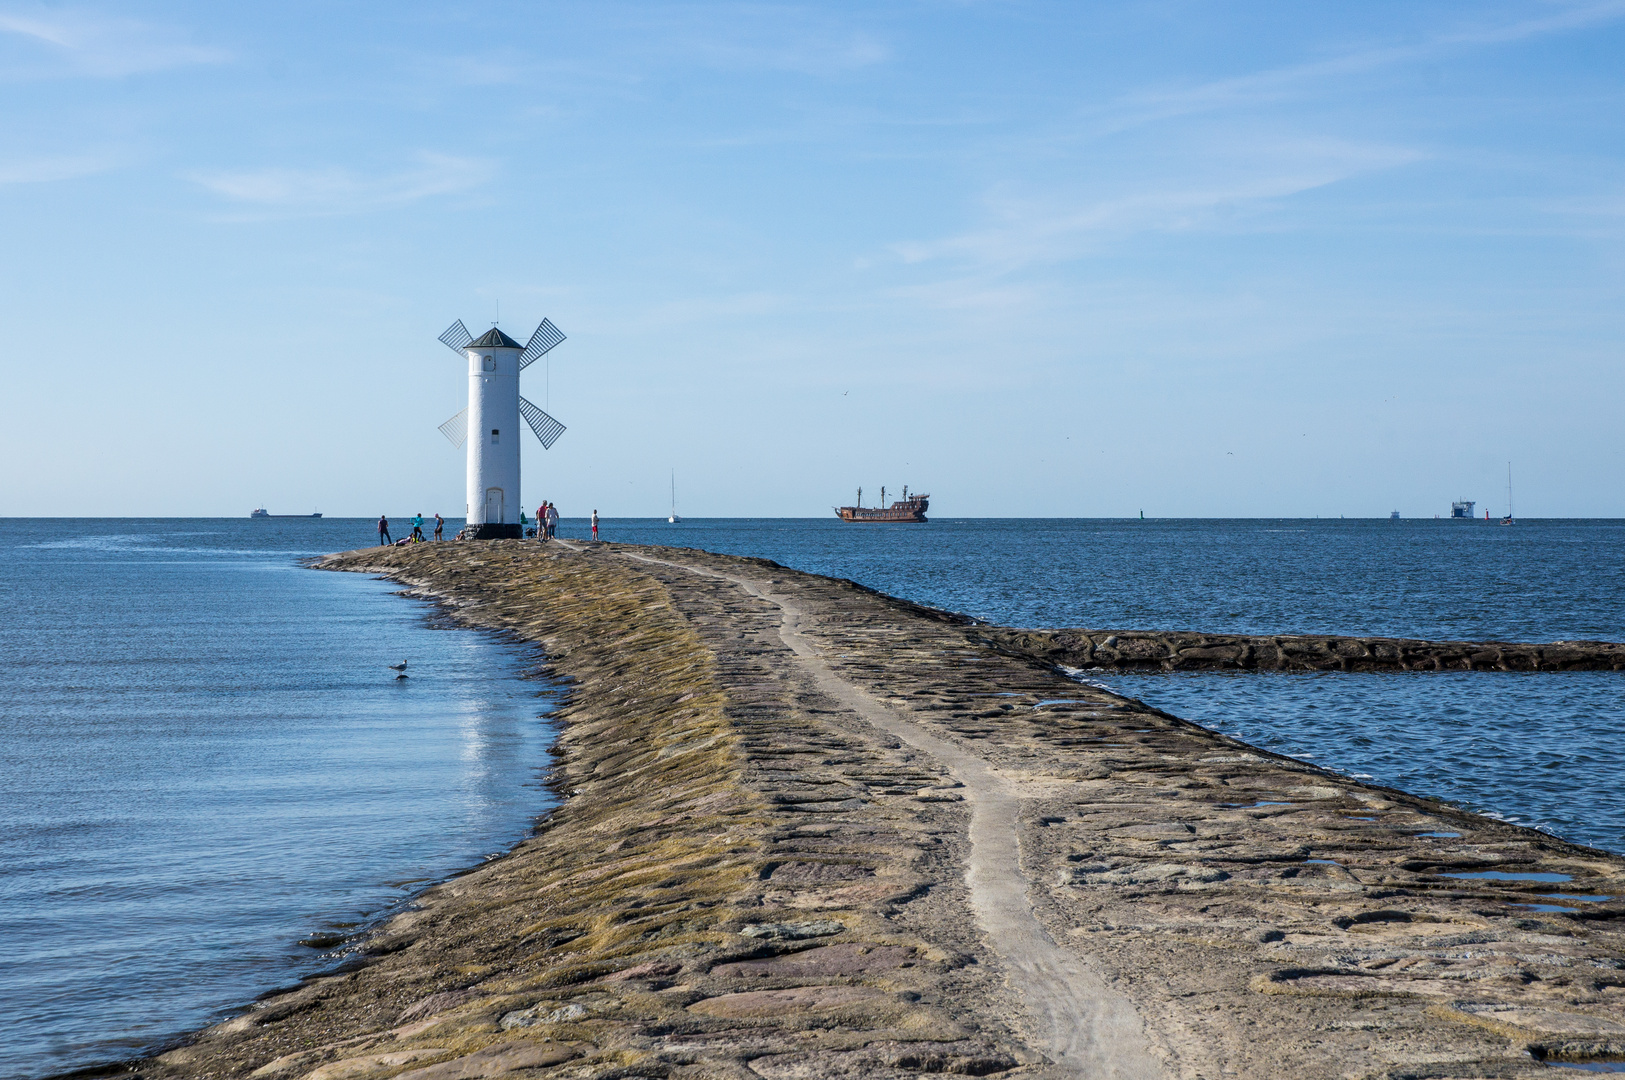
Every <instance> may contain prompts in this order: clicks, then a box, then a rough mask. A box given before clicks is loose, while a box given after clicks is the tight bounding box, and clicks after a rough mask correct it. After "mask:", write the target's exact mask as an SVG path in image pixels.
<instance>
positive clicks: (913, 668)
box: [133, 541, 1625, 1080]
mask: <svg viewBox="0 0 1625 1080" xmlns="http://www.w3.org/2000/svg"><path fill="white" fill-rule="evenodd" d="M322 565H323V566H324V567H326V568H328V569H333V570H352V571H361V572H370V573H382V574H387V575H389V576H390V577H392V578H394V579H395V580H397V581H400V582H402V583H403V584H405V585H406V586H408V587H409V588H410V589H411V590H412V591H413V592H414V593H416V594H418V595H424V596H430V597H434V598H437V599H438V600H440V601H441V602H442V603H443V604H444V605H445V606H446V607H447V609H448V610H450V611H451V612H453V613H454V614H455V615H456V616H457V617H458V618H460V619H462V620H464V621H465V622H467V623H468V624H470V625H474V626H481V627H489V628H494V629H498V630H502V631H506V632H508V633H511V634H513V635H515V636H516V637H519V638H522V639H524V640H527V641H531V642H534V643H536V644H537V645H538V646H540V647H541V648H542V649H543V650H544V651H545V653H546V655H547V657H548V660H549V663H550V665H551V666H552V667H553V668H554V670H555V671H556V673H557V674H558V675H560V676H563V677H565V678H567V679H568V680H570V682H571V684H572V693H571V698H570V701H569V703H568V705H567V706H566V707H565V708H564V709H563V710H561V712H560V714H559V717H560V719H561V721H562V722H563V725H564V726H563V733H562V735H561V736H560V740H559V744H558V747H557V751H556V752H557V762H556V765H555V769H554V777H555V783H556V784H557V787H558V790H559V792H560V794H561V796H563V799H562V802H561V804H560V806H559V808H558V809H557V810H556V811H555V812H554V813H553V814H552V815H551V816H550V817H549V818H548V819H547V820H546V821H545V822H544V823H543V824H542V826H541V827H540V829H539V831H538V832H537V834H536V835H535V836H534V837H533V838H531V839H529V840H527V841H525V842H524V843H522V844H520V845H519V846H518V847H517V848H516V849H515V850H514V851H513V852H511V853H510V854H508V855H507V856H505V857H503V858H500V859H496V860H493V861H491V862H489V863H487V864H485V865H483V866H481V867H479V868H477V869H475V870H473V871H471V872H470V873H468V874H465V875H463V876H461V877H458V878H456V879H455V880H452V881H450V882H447V883H446V884H443V885H440V886H437V887H435V888H433V889H430V890H428V891H427V892H425V893H424V894H423V895H422V896H421V897H420V899H419V902H418V904H417V907H416V909H415V910H413V911H410V912H408V913H406V914H403V915H401V916H399V917H397V918H395V919H393V920H392V921H390V922H388V923H387V924H385V925H384V926H383V927H381V928H380V929H379V930H378V931H376V932H375V933H373V934H372V935H370V936H369V937H367V938H366V939H364V940H363V941H362V942H360V943H359V946H358V949H359V951H358V952H357V953H356V954H355V956H354V958H353V960H352V963H351V964H350V965H349V966H348V967H347V968H346V969H342V970H339V971H336V972H334V973H333V974H330V975H327V976H324V977H319V978H315V979H312V980H309V981H308V982H306V983H305V984H304V985H302V986H300V987H299V988H297V989H295V990H292V991H290V992H287V993H281V994H277V995H275V996H272V997H269V998H267V999H265V1000H264V1001H262V1002H260V1003H259V1005H258V1007H256V1008H254V1009H252V1010H250V1011H248V1012H246V1013H244V1014H243V1015H242V1016H239V1017H237V1018H235V1019H233V1020H230V1021H228V1022H226V1023H223V1024H220V1025H218V1026H216V1027H213V1028H210V1029H208V1030H206V1031H203V1032H201V1033H199V1034H198V1035H197V1036H196V1037H195V1038H194V1039H193V1040H192V1041H191V1042H190V1043H189V1044H188V1045H186V1046H183V1047H180V1048H178V1049H175V1050H172V1051H170V1052H168V1053H165V1054H162V1055H160V1056H158V1057H155V1058H152V1059H149V1060H146V1061H143V1062H140V1063H138V1064H136V1065H135V1066H133V1070H134V1072H135V1073H136V1074H138V1075H141V1076H146V1077H153V1078H157V1077H266V1078H273V1080H300V1078H303V1080H371V1078H380V1080H382V1078H386V1077H399V1078H403V1080H474V1078H481V1077H499V1076H523V1077H532V1078H555V1077H558V1078H563V1077H569V1078H581V1080H585V1078H594V1080H609V1078H621V1077H666V1078H701V1077H705V1078H729V1080H764V1078H765V1080H801V1078H817V1077H874V1078H881V1080H901V1078H916V1077H920V1076H922V1075H932V1074H949V1075H972V1076H998V1077H1011V1078H1014V1077H1023V1078H1027V1077H1056V1078H1058V1077H1125V1078H1126V1077H1136V1078H1138V1077H1170V1078H1172V1077H1189V1078H1196V1077H1206V1078H1217V1077H1220V1076H1228V1075H1234V1076H1244V1077H1280V1076H1293V1077H1306V1078H1315V1077H1327V1078H1331V1077H1391V1078H1398V1077H1489V1076H1534V1075H1546V1074H1547V1072H1546V1067H1544V1066H1542V1065H1540V1064H1539V1062H1538V1061H1537V1060H1535V1058H1536V1057H1540V1056H1546V1057H1562V1056H1567V1057H1571V1058H1574V1057H1585V1056H1595V1055H1600V1054H1621V1053H1625V1004H1622V1002H1625V950H1622V945H1625V935H1622V934H1621V929H1622V927H1625V922H1622V920H1625V860H1620V859H1617V858H1614V857H1612V856H1609V855H1606V854H1604V853H1601V852H1597V851H1593V850H1590V849H1586V848H1581V847H1576V846H1573V845H1569V844H1565V843H1563V842H1561V841H1558V840H1555V839H1553V838H1551V837H1548V836H1545V835H1542V834H1540V833H1535V832H1531V831H1528V830H1524V829H1519V828H1516V827H1513V826H1509V825H1506V824H1503V823H1499V822H1495V821H1490V820H1486V819H1483V818H1478V817H1474V816H1472V815H1469V814H1465V813H1461V812H1458V811H1455V810H1452V809H1450V808H1449V807H1446V806H1443V805H1440V804H1438V803H1436V802H1431V801H1429V800H1426V799H1422V798H1416V797H1413V796H1410V795H1406V794H1402V793H1400V792H1396V791H1391V790H1384V789H1381V788H1375V787H1369V786H1363V785H1360V784H1357V783H1354V782H1352V781H1350V780H1348V779H1347V778H1344V777H1341V776H1335V775H1331V774H1328V773H1325V772H1322V771H1319V770H1317V769H1315V768H1313V767H1311V766H1307V765H1304V764H1301V763H1298V762H1295V761H1292V760H1288V759H1283V758H1279V757H1275V756H1272V755H1270V754H1267V753H1264V752H1261V751H1258V750H1255V749H1252V748H1250V747H1248V746H1245V745H1243V744H1240V743H1237V742H1235V741H1233V740H1230V739H1227V738H1225V737H1223V736H1220V735H1217V734H1215V733H1212V732H1209V731H1206V730H1203V729H1201V728H1197V727H1194V726H1192V725H1189V724H1185V723H1183V722H1181V721H1179V720H1176V719H1174V718H1171V717H1168V716H1166V715H1163V714H1160V713H1157V712H1155V711H1153V710H1150V709H1148V708H1146V707H1144V706H1142V705H1140V704H1139V703H1137V702H1134V701H1130V700H1126V699H1124V698H1120V697H1117V696H1114V695H1112V694H1110V693H1107V692H1105V691H1102V690H1098V689H1095V688H1093V687H1090V686H1086V685H1081V684H1079V683H1076V682H1073V681H1070V680H1068V679H1066V678H1065V677H1063V676H1062V675H1060V674H1057V673H1056V671H1055V670H1054V668H1053V667H1052V666H1051V665H1049V664H1047V663H1041V662H1038V661H1036V660H1034V659H1032V658H1030V657H1027V656H1023V655H1015V654H1013V653H1012V652H1011V651H1010V650H1008V649H1004V648H994V647H992V646H991V645H989V644H988V639H987V637H986V635H987V633H988V628H986V627H979V626H972V625H967V624H966V623H964V622H963V621H960V620H955V619H954V618H951V617H946V616H943V615H942V614H941V613H937V612H932V611H929V610H927V609H923V608H918V607H915V606H913V605H910V604H907V603H904V602H901V601H898V600H895V599H891V598H888V597H885V596H881V595H878V594H876V593H873V592H870V591H867V590H864V589H862V588H859V587H857V586H854V585H852V584H850V583H848V582H841V581H834V580H830V579H827V578H819V577H814V576H810V575H806V574H801V573H797V572H795V571H791V570H787V569H785V568H783V567H780V566H777V565H775V564H772V563H768V562H763V561H758V560H750V559H738V558H728V557H722V556H713V555H707V554H703V553H699V552H694V551H685V550H677V549H664V548H648V547H642V548H632V547H622V546H616V545H608V544H604V545H595V546H591V547H588V548H584V549H576V548H574V547H570V546H567V545H564V544H562V543H555V544H552V545H548V546H547V547H545V548H544V547H542V546H540V545H537V544H535V543H523V542H519V541H492V542H482V543H457V544H450V543H448V544H424V545H418V546H416V547H413V548H387V549H373V550H368V551H361V552H351V553H347V554H344V555H339V556H334V557H331V558H329V559H327V560H324V562H323V563H322ZM1554 894H1561V895H1554ZM1531 1054H1533V1055H1535V1057H1532V1056H1531Z"/></svg>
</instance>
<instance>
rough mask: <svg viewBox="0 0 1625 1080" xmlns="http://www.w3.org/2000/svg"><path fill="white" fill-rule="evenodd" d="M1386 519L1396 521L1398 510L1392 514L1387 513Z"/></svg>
mask: <svg viewBox="0 0 1625 1080" xmlns="http://www.w3.org/2000/svg"><path fill="white" fill-rule="evenodd" d="M1388 520H1389V521H1398V520H1399V511H1398V510H1395V511H1394V512H1393V513H1392V514H1389V515H1388Z"/></svg>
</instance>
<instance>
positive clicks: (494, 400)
mask: <svg viewBox="0 0 1625 1080" xmlns="http://www.w3.org/2000/svg"><path fill="white" fill-rule="evenodd" d="M563 340H564V335H563V334H562V333H560V331H559V328H558V327H556V326H554V325H553V324H552V322H550V321H549V320H547V319H543V320H542V323H541V325H540V326H538V327H537V328H536V332H535V333H533V334H531V335H530V341H529V342H527V343H526V344H524V345H521V344H519V342H517V341H515V340H514V339H513V338H511V337H509V336H508V335H507V334H504V333H503V332H502V331H501V330H498V329H497V328H496V327H495V326H493V327H491V329H490V330H488V331H486V332H485V333H484V334H481V335H480V336H479V337H478V338H477V339H476V338H475V337H474V335H473V334H470V333H469V332H468V327H466V326H464V325H463V320H461V319H458V320H457V321H456V322H454V323H452V324H451V325H450V326H449V327H447V328H446V332H445V333H443V334H441V335H440V341H441V342H442V343H443V344H444V345H445V346H446V347H447V348H448V349H450V350H451V351H452V352H460V353H462V354H463V355H464V356H466V357H467V358H468V405H467V406H466V407H465V408H464V409H463V411H462V412H460V413H458V414H457V415H456V416H454V417H452V418H451V419H450V420H447V421H446V422H445V423H444V424H441V425H440V432H441V434H443V435H445V437H446V438H447V439H450V440H451V444H452V445H453V446H456V447H459V448H460V447H462V446H463V445H464V444H465V443H466V444H467V446H468V504H467V507H466V508H465V510H464V516H465V517H466V518H467V519H468V525H467V527H466V528H465V529H464V531H463V536H464V537H465V538H466V539H469V540H517V539H522V538H523V536H524V526H523V525H521V524H520V521H519V515H520V513H521V512H522V509H521V508H522V507H523V506H524V503H523V502H521V501H520V497H519V418H520V417H521V416H523V417H524V418H525V423H527V424H529V425H530V430H531V431H533V432H535V434H536V438H537V439H539V440H541V444H542V448H543V449H544V450H546V449H551V448H552V446H553V444H554V443H555V442H557V441H558V439H559V436H560V435H563V434H564V425H563V424H561V423H559V422H558V421H557V420H555V419H553V418H552V417H551V416H549V415H547V413H545V412H543V411H542V410H541V409H539V408H537V407H536V406H535V405H533V404H531V403H530V402H528V401H526V400H525V399H524V398H522V397H520V396H519V373H520V372H521V371H523V370H525V369H526V368H527V367H529V366H530V365H531V364H534V363H535V362H536V361H537V360H540V359H541V358H542V357H543V356H546V355H547V353H548V352H549V351H550V350H551V349H552V348H553V347H554V346H555V345H557V344H558V343H559V342H561V341H563Z"/></svg>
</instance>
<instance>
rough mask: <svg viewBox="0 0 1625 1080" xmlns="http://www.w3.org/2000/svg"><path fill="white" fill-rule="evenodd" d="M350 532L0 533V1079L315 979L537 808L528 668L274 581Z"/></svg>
mask: <svg viewBox="0 0 1625 1080" xmlns="http://www.w3.org/2000/svg"><path fill="white" fill-rule="evenodd" d="M371 528H372V526H371V523H370V522H355V521H350V522H342V521H327V520H324V521H319V522H318V521H304V522H282V521H248V520H246V519H245V520H238V521H207V520H204V521H198V520H188V521H173V520H171V521H100V522H80V521H20V520H16V519H12V520H0V538H3V542H4V544H5V547H6V558H5V559H4V560H0V597H3V598H4V609H5V612H6V618H5V619H3V620H0V1076H4V1077H34V1076H41V1075H45V1074H48V1073H53V1072H58V1071H62V1070H67V1069H71V1068H76V1067H80V1066H85V1065H89V1064H93V1063H101V1062H106V1061H110V1060H116V1059H119V1058H123V1057H128V1056H131V1055H133V1054H135V1053H137V1052H140V1051H143V1050H147V1049H151V1048H152V1047H154V1046H155V1045H161V1044H162V1043H163V1042H165V1041H166V1040H168V1039H171V1038H173V1037H174V1036H176V1035H178V1034H181V1033H183V1032H185V1031H187V1030H188V1029H191V1028H195V1027H198V1026H200V1025H202V1024H205V1023H208V1022H210V1021H212V1020H215V1019H218V1018H220V1017H222V1016H223V1015H225V1014H226V1013H227V1012H230V1011H233V1010H235V1009H240V1008H241V1007H243V1006H244V1005H245V1004H247V1003H249V1002H250V1001H252V1000H253V999H254V998H255V997H256V996H258V995H259V994H261V993H263V992H265V991H267V990H270V989H273V988H275V987H278V986H285V985H288V984H289V983H292V982H296V981H297V980H298V979H299V978H300V977H301V976H303V975H307V974H310V973H312V972H314V971H317V970H319V969H322V968H328V967H332V966H333V965H334V964H335V963H338V962H341V960H342V955H343V949H344V947H343V945H342V944H340V945H335V944H332V943H330V942H329V943H323V941H322V938H321V935H333V936H342V935H344V934H345V933H347V932H351V931H354V930H355V929H357V928H359V927H361V926H363V925H365V924H367V923H368V922H369V921H371V920H374V919H376V918H378V917H379V916H381V915H383V914H386V913H388V912H389V911H390V910H391V909H392V908H394V907H396V906H398V905H400V904H401V903H402V902H403V901H405V900H406V899H407V898H408V897H410V896H411V895H412V894H413V893H414V892H415V891H417V890H418V889H420V888H421V887H423V885H425V884H427V883H429V882H432V881H435V880H437V879H441V878H444V877H445V876H446V875H448V874H450V873H453V872H455V871H457V870H459V869H462V868H465V867H468V866H470V865H473V864H476V863H478V862H479V861H480V860H481V859H483V858H485V857H486V856H488V855H491V854H494V853H497V852H501V851H503V850H505V849H506V848H508V847H510V846H512V845H513V844H514V843H515V842H516V841H518V840H519V839H521V838H523V837H524V836H525V835H526V834H527V833H528V832H529V830H530V828H531V824H532V822H533V820H534V819H535V818H536V816H537V815H539V814H541V813H543V812H544V811H545V810H546V809H547V807H548V806H549V805H550V804H551V797H550V794H549V792H548V791H547V790H546V789H545V788H544V787H543V786H542V781H543V769H544V768H545V766H546V765H547V763H548V760H549V759H548V755H547V748H548V746H549V744H550V742H551V738H552V731H551V728H550V726H549V722H548V721H547V720H546V718H545V717H546V713H547V712H548V709H549V705H550V702H551V700H552V697H553V687H551V686H550V685H548V684H547V683H545V682H541V681H538V680H536V679H527V678H524V677H522V676H523V675H524V674H525V673H526V672H527V670H529V669H531V668H532V667H534V665H535V664H536V662H537V657H536V655H535V654H534V653H533V652H532V651H531V650H529V649H526V648H521V647H518V646H515V645H513V644H509V643H506V642H504V641H502V640H499V639H497V638H496V637H494V636H492V635H489V634H484V633H479V632H475V631H470V630H462V629H448V628H446V626H445V625H444V624H443V623H441V622H439V621H437V620H436V619H435V618H433V609H432V608H431V607H430V606H429V605H427V604H424V603H421V602H418V601H412V600H407V599H403V598H401V597H399V596H395V595H393V590H394V588H395V587H394V586H391V585H389V584H387V583H385V582H380V581H374V580H371V579H369V578H367V577H364V576H361V575H356V574H333V573H320V572H317V571H312V570H307V569H303V568H301V567H300V566H299V565H298V561H297V560H298V559H299V557H300V556H303V555H308V554H317V553H322V552H326V551H333V550H340V549H344V548H351V547H357V546H361V545H362V544H364V543H366V542H368V541H369V539H370V532H371ZM402 660H405V661H407V663H408V668H407V672H408V674H409V676H410V677H409V678H407V679H403V680H397V679H396V678H395V672H393V671H391V670H389V668H388V666H387V665H389V664H396V663H400V662H401V661H402ZM301 939H303V940H306V941H313V942H315V943H316V944H315V945H314V946H312V945H301V944H299V942H300V940H301Z"/></svg>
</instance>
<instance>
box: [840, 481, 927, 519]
mask: <svg viewBox="0 0 1625 1080" xmlns="http://www.w3.org/2000/svg"><path fill="white" fill-rule="evenodd" d="M930 505H931V496H929V495H919V494H915V495H910V494H909V493H908V485H907V484H904V485H903V497H902V498H901V499H898V500H897V501H896V502H894V503H892V504H891V505H890V506H887V505H886V489H885V488H881V489H880V505H879V506H864V505H863V489H862V488H858V504H857V505H856V506H837V507H835V516H836V517H838V518H840V519H841V520H842V521H845V522H848V523H851V522H922V521H924V520H925V519H926V518H925V511H926V509H927V508H928V507H929V506H930Z"/></svg>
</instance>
